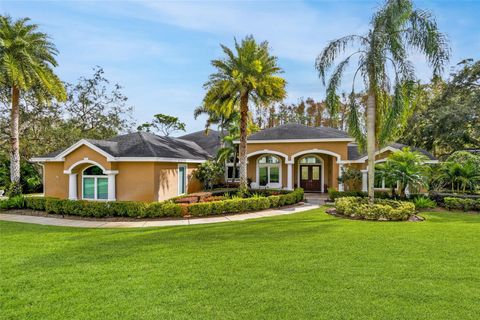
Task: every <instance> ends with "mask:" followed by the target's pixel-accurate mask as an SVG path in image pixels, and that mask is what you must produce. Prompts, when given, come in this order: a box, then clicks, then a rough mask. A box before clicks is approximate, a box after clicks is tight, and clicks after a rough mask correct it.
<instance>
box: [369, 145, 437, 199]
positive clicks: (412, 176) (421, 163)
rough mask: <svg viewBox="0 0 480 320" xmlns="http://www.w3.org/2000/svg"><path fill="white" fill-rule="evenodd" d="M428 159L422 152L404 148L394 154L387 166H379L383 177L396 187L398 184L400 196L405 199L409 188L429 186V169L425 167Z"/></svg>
mask: <svg viewBox="0 0 480 320" xmlns="http://www.w3.org/2000/svg"><path fill="white" fill-rule="evenodd" d="M426 161H428V158H427V157H426V156H425V155H423V154H421V153H420V152H416V151H411V150H410V148H403V149H402V150H400V151H397V152H394V153H392V154H391V155H390V156H389V157H388V159H387V161H386V162H385V164H383V165H380V166H378V168H379V169H380V172H381V173H382V176H383V177H384V178H385V179H386V180H388V181H389V182H390V184H392V185H394V184H393V182H398V184H399V189H400V196H401V197H403V198H405V196H406V194H405V191H406V189H407V188H408V187H417V188H418V187H422V186H425V185H426V184H427V180H428V173H429V167H428V166H426V165H425V162H426Z"/></svg>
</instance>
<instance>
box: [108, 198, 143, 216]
mask: <svg viewBox="0 0 480 320" xmlns="http://www.w3.org/2000/svg"><path fill="white" fill-rule="evenodd" d="M109 205H110V206H111V208H112V215H114V216H118V217H130V218H143V217H146V216H147V213H146V209H147V204H146V203H144V202H136V201H115V202H110V203H109Z"/></svg>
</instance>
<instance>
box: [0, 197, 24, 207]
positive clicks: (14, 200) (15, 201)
mask: <svg viewBox="0 0 480 320" xmlns="http://www.w3.org/2000/svg"><path fill="white" fill-rule="evenodd" d="M23 208H25V199H24V198H23V197H22V196H15V197H11V198H8V199H4V200H0V210H10V209H23Z"/></svg>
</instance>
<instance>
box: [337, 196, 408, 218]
mask: <svg viewBox="0 0 480 320" xmlns="http://www.w3.org/2000/svg"><path fill="white" fill-rule="evenodd" d="M335 207H336V209H337V213H339V214H342V215H345V216H348V217H359V218H362V219H367V220H379V219H386V220H407V219H408V218H409V217H410V216H411V215H412V214H414V213H415V205H414V204H413V203H411V202H407V201H397V200H388V199H376V200H375V202H374V203H369V202H368V199H366V198H362V197H341V198H338V199H336V200H335Z"/></svg>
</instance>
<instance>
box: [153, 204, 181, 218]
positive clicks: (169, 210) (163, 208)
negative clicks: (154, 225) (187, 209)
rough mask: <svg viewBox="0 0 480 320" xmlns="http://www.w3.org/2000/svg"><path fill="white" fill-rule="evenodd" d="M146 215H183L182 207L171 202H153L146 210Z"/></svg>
mask: <svg viewBox="0 0 480 320" xmlns="http://www.w3.org/2000/svg"><path fill="white" fill-rule="evenodd" d="M145 216H147V217H149V218H153V217H181V216H182V208H181V206H179V205H178V204H175V203H171V202H152V203H150V204H149V205H148V206H147V208H146V210H145Z"/></svg>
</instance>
